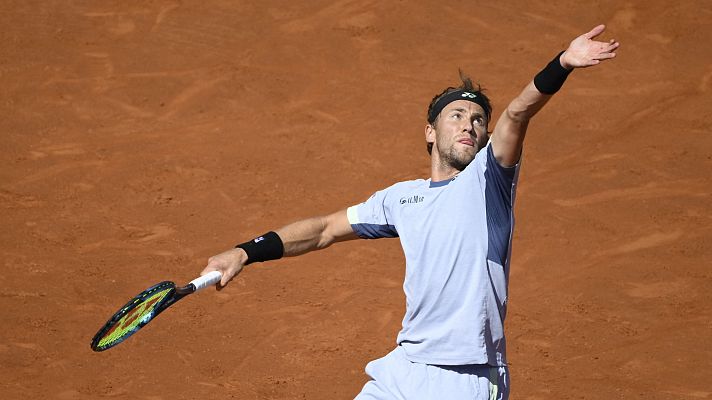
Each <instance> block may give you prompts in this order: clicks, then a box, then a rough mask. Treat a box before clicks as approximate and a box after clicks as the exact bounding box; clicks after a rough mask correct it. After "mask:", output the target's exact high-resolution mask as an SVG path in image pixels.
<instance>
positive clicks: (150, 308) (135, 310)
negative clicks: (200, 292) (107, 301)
mask: <svg viewBox="0 0 712 400" xmlns="http://www.w3.org/2000/svg"><path fill="white" fill-rule="evenodd" d="M154 289H156V290H157V291H155V292H148V293H144V294H143V295H142V296H139V297H137V298H136V299H134V300H133V301H132V302H131V303H130V304H128V305H126V306H125V307H124V308H123V309H122V310H121V311H119V313H117V316H118V319H115V320H114V321H113V323H112V324H110V325H109V326H108V327H107V328H108V329H106V331H105V332H104V333H103V334H102V335H101V336H100V337H99V338H97V339H98V342H96V343H97V345H96V347H97V349H98V350H101V349H106V348H109V347H112V346H114V345H116V344H118V343H120V342H121V341H122V340H124V339H126V338H128V337H129V336H131V335H132V334H133V333H134V332H136V331H137V330H139V329H140V328H141V327H142V326H143V325H146V324H147V323H148V322H149V321H150V320H151V318H153V317H154V316H155V315H156V312H155V311H156V308H157V307H159V306H160V305H161V304H163V300H164V299H165V298H166V297H167V296H168V295H169V294H170V293H171V292H172V291H173V290H174V287H172V286H171V287H164V288H154ZM122 314H123V315H122Z"/></svg>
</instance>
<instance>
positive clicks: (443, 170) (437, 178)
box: [430, 156, 462, 182]
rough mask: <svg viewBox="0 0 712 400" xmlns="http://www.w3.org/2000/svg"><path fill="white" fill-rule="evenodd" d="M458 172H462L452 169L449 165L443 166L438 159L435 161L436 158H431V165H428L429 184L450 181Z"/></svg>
mask: <svg viewBox="0 0 712 400" xmlns="http://www.w3.org/2000/svg"><path fill="white" fill-rule="evenodd" d="M460 172H462V171H460V170H458V169H456V168H454V167H453V166H451V165H443V163H442V162H440V159H439V158H438V159H437V160H436V156H433V158H432V159H431V163H430V181H431V182H442V181H446V180H449V179H452V178H453V177H455V176H456V175H457V174H459V173H460Z"/></svg>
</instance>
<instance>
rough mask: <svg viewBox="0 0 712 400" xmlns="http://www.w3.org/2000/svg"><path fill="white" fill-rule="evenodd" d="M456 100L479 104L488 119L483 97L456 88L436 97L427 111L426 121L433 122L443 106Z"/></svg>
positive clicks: (487, 110) (485, 102) (485, 101)
mask: <svg viewBox="0 0 712 400" xmlns="http://www.w3.org/2000/svg"><path fill="white" fill-rule="evenodd" d="M457 100H465V101H471V102H473V103H475V104H477V105H479V106H480V107H482V109H483V110H484V111H485V113H486V114H487V119H488V120H489V109H488V107H487V100H486V99H485V98H484V97H481V96H477V94H475V93H472V92H468V91H466V90H462V89H458V90H455V91H452V92H450V93H447V94H444V95H443V96H442V97H440V98H439V99H438V101H436V102H435V104H434V105H433V108H432V109H431V110H430V112H429V113H428V122H429V123H431V124H432V123H433V122H435V120H436V119H437V118H438V115H440V112H441V111H442V110H443V108H445V106H447V105H448V104H450V103H452V102H453V101H457Z"/></svg>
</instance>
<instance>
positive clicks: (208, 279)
mask: <svg viewBox="0 0 712 400" xmlns="http://www.w3.org/2000/svg"><path fill="white" fill-rule="evenodd" d="M220 278H222V274H221V273H220V271H211V272H208V273H207V274H205V275H203V276H201V277H199V278H195V279H193V280H192V281H190V283H189V284H188V286H190V285H193V286H195V291H196V292H197V291H198V290H200V289H204V288H206V287H208V286H213V285H214V284H216V283H218V282H220Z"/></svg>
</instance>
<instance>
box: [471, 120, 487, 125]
mask: <svg viewBox="0 0 712 400" xmlns="http://www.w3.org/2000/svg"><path fill="white" fill-rule="evenodd" d="M473 123H474V124H475V125H482V124H484V123H485V120H484V119H483V118H475V120H474V121H473Z"/></svg>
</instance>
